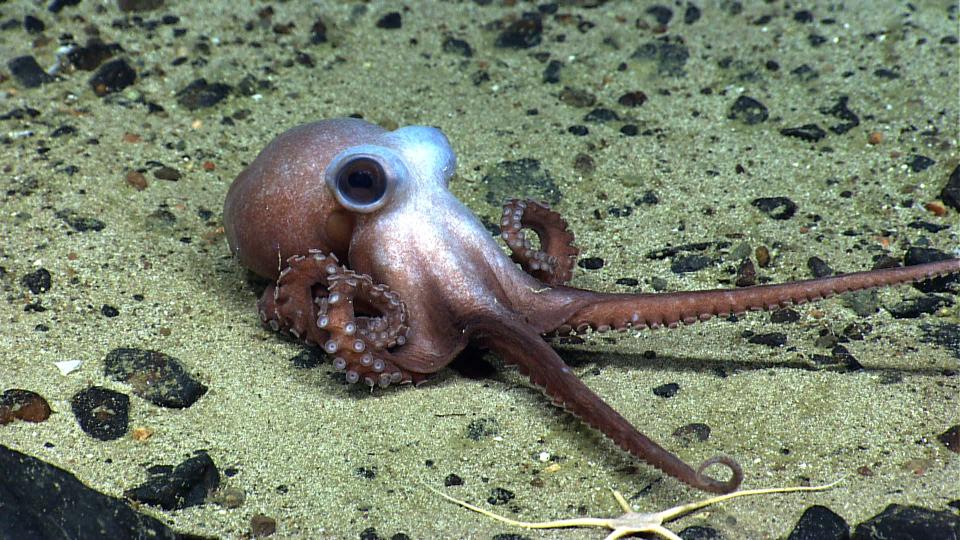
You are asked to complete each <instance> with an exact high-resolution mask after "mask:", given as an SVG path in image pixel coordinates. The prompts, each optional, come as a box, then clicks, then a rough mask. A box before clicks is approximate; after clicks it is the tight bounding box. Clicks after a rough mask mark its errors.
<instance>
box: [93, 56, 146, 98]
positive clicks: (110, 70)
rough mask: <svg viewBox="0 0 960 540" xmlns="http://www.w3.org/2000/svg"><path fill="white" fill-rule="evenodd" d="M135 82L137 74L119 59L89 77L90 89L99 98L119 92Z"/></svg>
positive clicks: (104, 65) (125, 62)
mask: <svg viewBox="0 0 960 540" xmlns="http://www.w3.org/2000/svg"><path fill="white" fill-rule="evenodd" d="M136 81H137V72H136V71H134V69H133V68H132V67H130V64H128V63H127V61H126V60H124V59H123V58H120V59H118V60H113V61H112V62H107V63H106V64H103V65H102V66H100V69H98V70H97V72H96V73H94V74H93V76H92V77H90V88H93V92H94V93H95V94H97V95H98V96H100V97H103V96H106V95H108V94H113V93H114V92H119V91H120V90H123V89H124V88H126V87H128V86H130V85H132V84H133V83H135V82H136Z"/></svg>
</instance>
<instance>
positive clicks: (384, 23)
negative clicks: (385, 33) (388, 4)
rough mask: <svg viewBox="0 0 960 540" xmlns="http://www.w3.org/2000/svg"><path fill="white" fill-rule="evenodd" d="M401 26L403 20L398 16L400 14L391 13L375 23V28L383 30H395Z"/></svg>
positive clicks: (396, 12)
mask: <svg viewBox="0 0 960 540" xmlns="http://www.w3.org/2000/svg"><path fill="white" fill-rule="evenodd" d="M402 26H403V18H402V17H401V16H400V12H398V11H391V12H390V13H387V14H386V15H384V16H383V17H380V19H379V20H378V21H377V28H383V29H384V30H395V29H397V28H400V27H402Z"/></svg>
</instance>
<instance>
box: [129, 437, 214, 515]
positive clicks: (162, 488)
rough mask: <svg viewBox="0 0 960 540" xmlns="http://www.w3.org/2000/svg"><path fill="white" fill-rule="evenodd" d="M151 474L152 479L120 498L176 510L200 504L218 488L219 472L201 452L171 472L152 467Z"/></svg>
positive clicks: (167, 469)
mask: <svg viewBox="0 0 960 540" xmlns="http://www.w3.org/2000/svg"><path fill="white" fill-rule="evenodd" d="M150 472H151V473H152V475H153V476H152V477H151V478H150V479H149V480H147V481H146V482H144V483H143V484H141V485H139V486H137V487H135V488H133V489H131V490H128V491H125V492H124V493H123V495H124V496H125V497H128V498H130V499H133V500H135V501H137V502H140V503H143V504H149V505H151V506H159V507H160V508H163V509H164V510H179V509H182V508H187V507H190V506H198V505H201V504H203V503H204V501H205V500H206V498H207V495H208V494H209V493H212V492H213V491H215V490H216V489H217V487H219V486H220V471H219V470H218V469H217V466H216V465H215V464H214V463H213V459H211V458H210V456H209V455H207V453H206V452H205V451H203V450H200V451H198V452H197V453H196V455H195V456H193V457H192V458H189V459H187V460H186V461H184V462H183V463H181V464H179V465H177V466H176V467H175V468H174V469H173V470H172V471H171V470H170V469H169V467H151V468H150Z"/></svg>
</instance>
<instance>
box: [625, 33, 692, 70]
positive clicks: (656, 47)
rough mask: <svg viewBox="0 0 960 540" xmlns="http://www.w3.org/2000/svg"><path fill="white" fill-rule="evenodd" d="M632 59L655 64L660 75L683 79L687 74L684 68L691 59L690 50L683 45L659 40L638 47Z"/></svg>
mask: <svg viewBox="0 0 960 540" xmlns="http://www.w3.org/2000/svg"><path fill="white" fill-rule="evenodd" d="M630 58H634V59H637V60H648V61H653V62H655V63H656V64H657V74H658V75H662V76H671V77H682V76H684V75H685V74H686V71H685V70H684V67H685V66H686V65H687V60H688V59H689V58H690V50H689V49H687V47H686V46H685V45H683V44H682V43H679V42H677V43H671V42H669V41H665V40H662V39H658V40H654V41H648V42H647V43H644V44H643V45H641V46H639V47H637V50H635V51H634V52H633V54H632V55H631V56H630Z"/></svg>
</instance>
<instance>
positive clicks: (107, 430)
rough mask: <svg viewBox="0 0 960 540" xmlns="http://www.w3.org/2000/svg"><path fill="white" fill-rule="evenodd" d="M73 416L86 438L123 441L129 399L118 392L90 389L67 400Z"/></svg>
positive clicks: (95, 387) (96, 388)
mask: <svg viewBox="0 0 960 540" xmlns="http://www.w3.org/2000/svg"><path fill="white" fill-rule="evenodd" d="M70 406H71V408H72V409H73V415H74V416H76V417H77V423H79V424H80V429H82V430H83V431H84V432H85V433H86V434H87V435H90V436H91V437H94V438H97V439H100V440H101V441H112V440H114V439H119V438H120V437H123V434H124V433H126V432H127V423H128V421H129V411H130V398H129V397H127V396H126V395H125V394H121V393H120V392H114V391H113V390H110V389H107V388H103V387H102V386H91V387H89V388H87V389H86V390H81V391H80V392H77V393H76V394H75V395H74V396H73V398H71V399H70Z"/></svg>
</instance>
